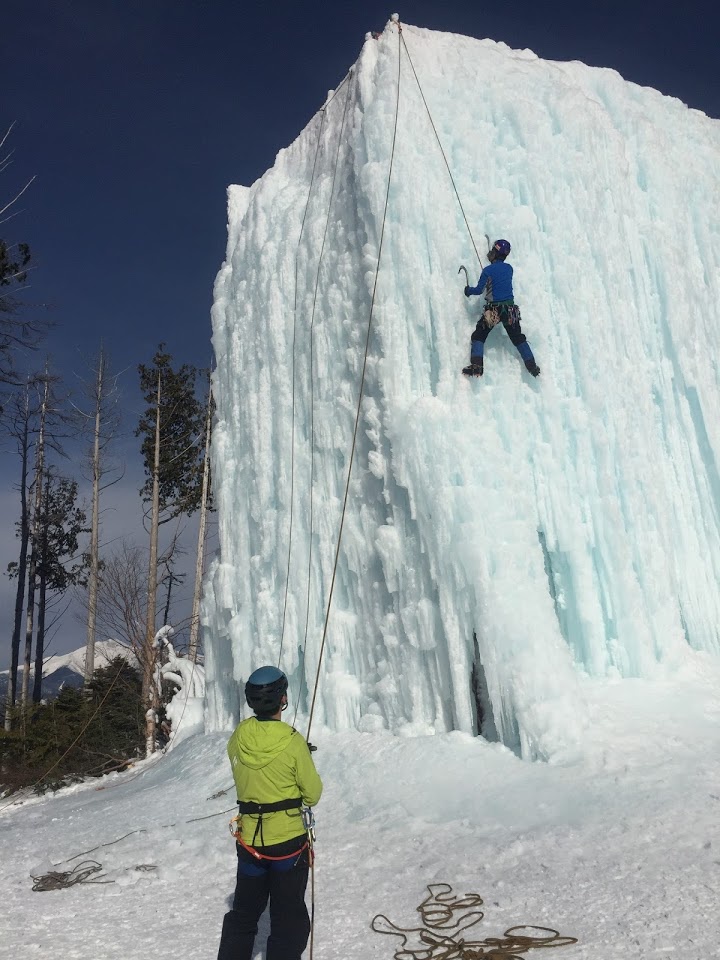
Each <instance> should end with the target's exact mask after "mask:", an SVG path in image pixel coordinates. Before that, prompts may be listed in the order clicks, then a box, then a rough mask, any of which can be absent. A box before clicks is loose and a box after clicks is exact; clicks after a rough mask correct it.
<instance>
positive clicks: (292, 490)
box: [278, 72, 350, 667]
mask: <svg viewBox="0 0 720 960" xmlns="http://www.w3.org/2000/svg"><path fill="white" fill-rule="evenodd" d="M349 77H350V73H349V72H348V73H347V74H346V75H345V77H344V79H343V80H342V82H341V83H340V84H339V86H338V88H337V90H336V91H335V92H334V93H333V95H332V96H331V97H330V99H329V100H328V101H327V102H326V103H325V104H323V108H322V116H321V119H320V129H319V130H318V140H317V146H316V147H315V157H314V160H313V168H312V174H311V177H310V187H309V189H308V195H307V201H306V202H305V210H304V212H303V218H302V223H301V224H300V236H299V237H298V242H297V249H296V252H295V294H294V302H293V339H292V432H291V437H290V518H289V533H288V558H287V569H286V572H285V599H284V601H283V615H282V627H281V630H280V650H279V652H278V667H279V666H280V661H281V660H282V651H283V644H284V642H285V622H286V619H287V604H288V593H289V585H290V560H291V556H292V539H293V518H294V508H295V419H296V417H295V403H296V394H297V389H296V383H297V378H296V364H295V343H296V339H297V313H298V310H297V306H298V269H299V264H300V244H301V243H302V238H303V233H304V232H305V221H306V220H307V214H308V209H309V207H310V199H311V197H312V189H313V185H314V183H315V173H316V170H317V161H318V156H319V155H320V145H321V144H322V132H323V127H324V126H325V119H326V117H327V109H328V107H329V106H330V104H331V103H332V102H333V100H334V99H335V97H336V96H337V95H338V93H339V92H340V90H341V89H342V88H343V86H344V85H345V83H347V81H348V79H349Z"/></svg>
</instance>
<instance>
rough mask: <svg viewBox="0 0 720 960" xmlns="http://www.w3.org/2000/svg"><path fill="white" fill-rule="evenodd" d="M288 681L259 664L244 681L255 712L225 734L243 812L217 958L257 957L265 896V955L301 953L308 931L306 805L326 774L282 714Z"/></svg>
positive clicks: (288, 958)
mask: <svg viewBox="0 0 720 960" xmlns="http://www.w3.org/2000/svg"><path fill="white" fill-rule="evenodd" d="M287 687H288V682H287V677H286V676H285V674H284V673H283V672H282V671H281V670H278V669H277V667H260V668H259V669H258V670H255V671H254V673H252V674H251V675H250V678H249V679H248V682H247V683H246V684H245V699H246V700H247V703H248V706H249V707H250V708H251V709H252V710H253V711H254V713H255V716H254V717H251V718H250V719H248V720H243V721H242V722H241V723H240V724H239V725H238V726H237V727H236V729H235V732H234V733H233V735H232V736H231V737H230V740H229V742H228V747H227V751H228V756H229V757H230V765H231V766H232V771H233V777H234V778H235V785H236V787H237V795H238V809H239V814H240V821H239V830H238V833H237V834H236V836H237V858H238V867H237V883H236V886H235V898H234V900H233V905H232V909H231V910H230V911H229V912H228V913H226V914H225V917H224V919H223V927H222V935H221V938H220V949H219V952H218V960H252V957H253V949H254V944H255V936H256V934H257V929H258V920H259V919H260V916H261V915H262V913H263V911H264V909H265V906H266V904H267V902H268V898H269V899H270V935H269V937H268V941H267V950H266V953H265V957H266V960H300V956H301V954H302V952H303V950H304V949H305V947H306V945H307V941H308V936H309V934H310V919H309V917H308V911H307V907H306V906H305V888H306V886H307V881H308V870H309V865H310V851H309V848H308V843H307V840H308V837H307V834H306V831H305V826H304V824H303V819H302V813H301V807H303V806H308V807H310V806H314V805H315V804H316V803H317V802H318V800H319V799H320V794H321V793H322V781H321V780H320V777H319V776H318V773H317V770H316V769H315V764H314V763H313V760H312V756H311V754H310V749H309V747H308V744H307V742H306V741H305V740H304V739H303V737H302V736H301V734H299V733H297V731H295V730H294V729H293V728H292V727H291V726H290V725H289V724H287V723H283V721H282V720H281V719H280V717H281V714H282V711H283V710H284V709H285V708H286V707H287V702H288V699H287Z"/></svg>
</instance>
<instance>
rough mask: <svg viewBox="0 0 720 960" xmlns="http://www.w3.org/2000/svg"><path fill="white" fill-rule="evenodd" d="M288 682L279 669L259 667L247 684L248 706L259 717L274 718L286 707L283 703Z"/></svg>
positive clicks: (246, 696)
mask: <svg viewBox="0 0 720 960" xmlns="http://www.w3.org/2000/svg"><path fill="white" fill-rule="evenodd" d="M287 688H288V681H287V677H286V676H285V674H284V673H283V672H282V670H279V669H278V668H277V667H258V669H257V670H254V671H253V672H252V673H251V674H250V676H249V677H248V682H247V683H246V684H245V699H246V700H247V705H248V706H249V707H250V709H251V710H253V711H254V712H255V713H256V714H257V715H258V716H272V714H274V713H277V712H278V710H279V709H280V708H281V707H282V708H283V709H285V706H287V704H285V706H283V704H282V703H281V701H282V698H283V697H284V695H285V694H286V693H287Z"/></svg>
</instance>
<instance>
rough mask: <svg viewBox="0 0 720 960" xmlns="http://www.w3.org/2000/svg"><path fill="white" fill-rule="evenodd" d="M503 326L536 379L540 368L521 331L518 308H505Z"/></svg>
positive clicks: (502, 317)
mask: <svg viewBox="0 0 720 960" xmlns="http://www.w3.org/2000/svg"><path fill="white" fill-rule="evenodd" d="M500 319H501V320H502V325H503V326H504V327H505V332H506V333H507V335H508V336H509V337H510V341H511V342H512V343H513V344H514V345H515V346H516V347H517V352H518V353H519V354H520V356H521V357H522V358H523V361H524V362H525V366H526V368H527V370H528V372H529V373H531V374H532V375H533V376H534V377H537V375H538V374H539V373H540V367H539V366H538V365H537V363H535V357H534V356H533V352H532V350H531V349H530V344H529V343H528V342H527V339H526V337H525V334H524V333H523V332H522V330H521V329H520V319H521V317H520V310H519V308H518V307H517V306H511V307H504V308H503V309H502V311H501V314H500Z"/></svg>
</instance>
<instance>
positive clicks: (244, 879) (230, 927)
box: [218, 846, 270, 960]
mask: <svg viewBox="0 0 720 960" xmlns="http://www.w3.org/2000/svg"><path fill="white" fill-rule="evenodd" d="M237 854H238V871H237V882H236V885H235V898H234V899H233V906H232V910H230V911H229V912H228V913H226V914H225V916H224V918H223V926H222V935H221V936H220V947H219V949H218V960H252V956H253V946H254V944H255V936H256V934H257V929H258V920H259V919H260V917H261V916H262V912H263V910H264V909H265V906H266V904H267V900H268V896H269V894H270V873H269V870H268V868H267V867H266V866H264V865H261V863H259V862H258V861H256V860H255V859H254V858H253V857H252V855H251V854H249V853H248V852H247V851H246V850H243V848H242V847H240V846H238V848H237Z"/></svg>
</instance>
